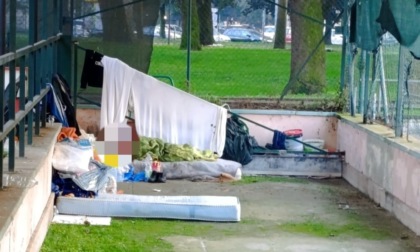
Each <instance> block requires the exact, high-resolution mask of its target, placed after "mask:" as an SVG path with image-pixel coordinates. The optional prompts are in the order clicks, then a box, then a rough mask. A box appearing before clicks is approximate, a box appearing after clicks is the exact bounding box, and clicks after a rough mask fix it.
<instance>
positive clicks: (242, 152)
mask: <svg viewBox="0 0 420 252" xmlns="http://www.w3.org/2000/svg"><path fill="white" fill-rule="evenodd" d="M252 154H253V151H252V137H251V136H250V135H249V130H248V126H247V125H246V124H245V123H244V122H242V121H241V120H239V118H238V117H237V116H235V115H232V116H231V117H230V118H228V119H227V122H226V142H225V148H224V150H223V156H222V158H223V159H227V160H232V161H236V162H238V163H241V164H242V165H246V164H248V163H249V162H251V161H252Z"/></svg>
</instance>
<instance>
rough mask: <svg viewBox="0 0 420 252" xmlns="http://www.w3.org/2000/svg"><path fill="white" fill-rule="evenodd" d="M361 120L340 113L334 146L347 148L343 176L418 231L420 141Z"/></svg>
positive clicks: (419, 229)
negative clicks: (399, 135) (398, 135)
mask: <svg viewBox="0 0 420 252" xmlns="http://www.w3.org/2000/svg"><path fill="white" fill-rule="evenodd" d="M360 122H362V118H357V117H356V118H354V117H343V118H342V119H341V120H340V121H339V123H338V130H337V147H338V149H339V150H341V151H345V152H346V156H345V165H344V169H343V177H344V178H345V179H346V180H347V181H349V182H350V183H351V184H352V185H353V186H355V187H356V188H358V189H359V190H360V191H361V192H363V193H365V194H367V195H368V196H369V197H370V198H371V199H373V200H374V201H375V202H376V203H377V204H379V205H380V206H381V207H383V208H385V209H387V210H388V211H390V212H392V213H393V214H395V216H396V217H397V218H398V219H399V220H400V221H401V222H402V223H403V224H404V225H406V226H408V227H409V228H410V229H411V230H413V231H414V232H416V233H417V234H420V141H419V140H417V139H410V141H407V140H406V139H405V138H402V139H401V138H395V137H394V132H393V130H391V129H389V128H387V127H384V126H381V125H363V124H361V123H360Z"/></svg>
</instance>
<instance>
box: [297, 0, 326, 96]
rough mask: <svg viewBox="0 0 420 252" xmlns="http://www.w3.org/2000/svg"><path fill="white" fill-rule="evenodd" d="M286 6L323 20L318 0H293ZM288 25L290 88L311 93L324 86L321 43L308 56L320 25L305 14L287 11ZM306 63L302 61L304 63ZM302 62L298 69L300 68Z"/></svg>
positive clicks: (315, 41) (316, 39)
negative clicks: (289, 33) (289, 25)
mask: <svg viewBox="0 0 420 252" xmlns="http://www.w3.org/2000/svg"><path fill="white" fill-rule="evenodd" d="M289 5H290V8H291V9H292V10H294V11H296V12H298V13H301V14H303V15H305V16H309V17H312V18H314V19H316V20H320V21H321V20H323V17H322V8H321V6H322V3H321V0H293V1H290V2H289ZM290 22H291V27H292V53H291V65H290V68H291V69H290V80H289V85H290V90H291V92H292V93H303V94H315V93H321V92H323V91H324V88H325V86H326V85H325V44H324V43H322V44H321V45H320V46H319V47H318V49H317V51H316V52H315V53H314V54H313V55H312V56H311V57H310V59H309V60H308V62H306V61H307V59H308V57H309V56H310V54H311V53H312V52H313V51H314V50H315V48H316V46H317V45H318V43H319V41H320V39H321V38H322V29H323V27H322V25H320V24H319V23H315V22H314V21H312V20H309V19H307V18H305V17H302V16H300V15H297V14H295V13H293V11H292V12H291V13H290ZM305 63H306V64H305ZM304 64H305V66H304V68H303V70H302V71H300V70H301V68H302V66H303V65H304Z"/></svg>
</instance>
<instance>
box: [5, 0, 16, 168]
mask: <svg viewBox="0 0 420 252" xmlns="http://www.w3.org/2000/svg"><path fill="white" fill-rule="evenodd" d="M9 24H10V27H9V38H8V39H9V48H8V49H9V52H15V51H16V1H10V2H9ZM15 100H16V61H15V60H12V61H11V62H10V64H9V102H8V105H7V106H8V110H9V113H8V114H9V118H8V120H15V116H16V114H15V113H16V111H15ZM8 158H9V171H10V172H13V171H14V170H15V129H14V128H13V129H12V130H11V131H10V133H9V156H8Z"/></svg>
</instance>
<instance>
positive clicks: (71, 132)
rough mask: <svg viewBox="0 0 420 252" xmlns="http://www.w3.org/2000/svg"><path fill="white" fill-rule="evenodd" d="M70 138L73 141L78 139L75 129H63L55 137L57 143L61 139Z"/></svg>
mask: <svg viewBox="0 0 420 252" xmlns="http://www.w3.org/2000/svg"><path fill="white" fill-rule="evenodd" d="M66 138H71V139H73V140H77V139H79V136H78V135H77V134H76V128H74V127H63V128H61V132H60V133H59V134H58V136H57V142H61V141H63V139H66Z"/></svg>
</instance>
